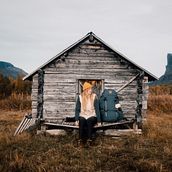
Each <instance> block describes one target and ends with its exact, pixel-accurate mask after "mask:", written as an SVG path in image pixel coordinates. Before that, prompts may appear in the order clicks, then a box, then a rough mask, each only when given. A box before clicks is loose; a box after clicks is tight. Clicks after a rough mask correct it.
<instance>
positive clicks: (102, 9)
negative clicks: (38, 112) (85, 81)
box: [0, 0, 172, 77]
mask: <svg viewBox="0 0 172 172" xmlns="http://www.w3.org/2000/svg"><path fill="white" fill-rule="evenodd" d="M171 17H172V0H163V1H162V0H144V1H143V0H70V1H69V0H0V61H6V62H10V63H12V64H13V65H14V66H16V67H19V68H22V69H24V70H25V71H26V72H28V73H31V72H32V71H34V70H36V69H37V68H38V67H40V66H41V65H42V64H44V63H45V62H47V61H48V60H49V59H51V58H52V57H54V56H55V55H56V54H58V53H60V52H61V51H63V50H64V49H66V48H67V47H69V46H70V45H71V44H73V43H75V42H76V41H78V40H79V39H80V38H82V37H84V36H85V35H86V34H87V33H88V32H90V31H92V32H94V33H95V34H96V35H97V36H98V37H99V38H101V39H103V41H104V42H106V43H107V44H108V45H110V46H111V47H113V49H116V50H117V51H119V52H120V53H122V54H123V55H125V56H126V57H127V58H129V59H131V60H132V61H134V62H135V63H136V64H138V65H140V66H141V67H143V68H145V69H146V70H148V71H149V72H151V73H152V74H153V75H155V76H157V77H160V76H161V75H163V74H164V72H165V67H166V65H167V53H172V22H171Z"/></svg>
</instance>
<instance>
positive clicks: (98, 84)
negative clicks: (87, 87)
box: [78, 79, 104, 97]
mask: <svg viewBox="0 0 172 172" xmlns="http://www.w3.org/2000/svg"><path fill="white" fill-rule="evenodd" d="M85 82H89V83H90V84H91V85H92V86H93V87H92V90H93V93H95V94H96V95H97V96H98V97H100V95H101V93H102V92H103V90H104V80H97V79H79V80H78V93H79V94H81V93H82V91H83V85H84V83H85Z"/></svg>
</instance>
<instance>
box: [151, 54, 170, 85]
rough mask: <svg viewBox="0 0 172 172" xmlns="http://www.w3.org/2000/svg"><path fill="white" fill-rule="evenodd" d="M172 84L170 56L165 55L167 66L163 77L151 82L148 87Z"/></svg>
mask: <svg viewBox="0 0 172 172" xmlns="http://www.w3.org/2000/svg"><path fill="white" fill-rule="evenodd" d="M162 84H172V54H170V53H169V54H167V66H166V71H165V73H164V75H162V76H161V77H160V78H159V80H157V81H154V82H152V83H151V84H150V85H162Z"/></svg>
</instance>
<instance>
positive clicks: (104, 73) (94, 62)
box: [32, 39, 140, 121]
mask: <svg viewBox="0 0 172 172" xmlns="http://www.w3.org/2000/svg"><path fill="white" fill-rule="evenodd" d="M43 71H44V83H43V118H45V119H46V120H47V121H55V120H57V119H60V118H62V117H65V116H74V110H75V102H76V98H77V93H78V80H80V79H90V80H91V79H93V80H103V83H104V88H105V89H115V90H117V89H119V88H120V87H121V86H123V85H124V84H125V83H127V82H128V81H129V80H130V79H131V78H133V77H134V76H136V75H137V74H138V73H139V72H140V70H138V69H136V67H135V66H134V65H132V64H131V63H130V62H128V61H126V60H124V59H123V58H121V57H120V56H119V55H118V54H116V53H115V52H112V51H111V50H110V49H108V48H107V47H106V46H104V45H103V44H102V43H100V42H99V41H98V40H96V39H94V40H93V41H91V42H90V41H89V40H88V39H87V40H85V41H83V42H81V43H79V44H78V45H77V46H76V47H74V48H73V49H72V50H70V51H69V52H67V53H65V54H64V55H63V56H61V57H59V58H58V59H56V60H54V61H52V62H51V63H49V64H48V65H46V66H45V67H44V68H43ZM137 88H138V81H137V80H134V81H133V82H132V83H131V84H130V85H128V86H127V87H126V88H124V89H123V90H122V91H121V92H120V93H119V94H118V95H119V99H120V103H121V106H122V109H123V112H124V115H125V117H127V118H135V115H136V111H137V107H138V102H137V98H138V89H137ZM37 106H38V76H37V75H34V77H33V85H32V113H33V115H34V116H36V114H38V112H37Z"/></svg>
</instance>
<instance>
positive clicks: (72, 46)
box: [23, 32, 158, 81]
mask: <svg viewBox="0 0 172 172" xmlns="http://www.w3.org/2000/svg"><path fill="white" fill-rule="evenodd" d="M90 35H92V36H93V37H94V38H95V39H97V40H98V41H99V42H101V43H102V44H104V45H105V46H106V47H107V48H108V49H110V50H111V51H113V52H115V53H116V54H118V55H120V56H121V57H122V58H124V59H125V60H126V61H128V62H130V63H132V64H133V65H134V66H136V67H137V68H139V69H140V70H142V71H144V72H145V73H146V75H148V77H149V81H154V80H158V77H156V76H155V75H153V74H152V73H150V72H149V71H147V70H146V69H144V68H142V67H141V66H139V65H138V64H136V63H135V62H133V61H132V60H130V59H129V58H127V57H126V56H125V55H123V54H121V53H120V52H118V51H117V50H115V49H113V48H112V47H111V46H109V45H108V44H107V43H105V42H104V41H103V40H102V39H101V38H99V37H97V36H96V35H95V34H94V33H93V32H89V33H88V34H86V35H85V36H84V37H83V38H81V39H80V40H78V41H77V42H75V43H74V44H72V45H71V46H69V47H68V48H66V49H64V50H63V51H62V52H60V53H59V54H57V55H56V56H54V57H53V58H51V59H50V60H48V61H47V62H46V63H44V64H43V65H41V66H40V67H38V68H37V69H36V70H34V71H33V72H31V73H30V74H28V75H26V76H25V77H24V78H23V80H31V79H32V77H33V75H35V74H36V73H37V72H38V71H39V70H40V69H43V68H44V67H45V66H46V65H47V64H49V63H50V62H52V61H53V60H55V59H57V58H59V57H60V56H62V55H63V54H65V53H66V52H68V51H69V50H71V49H72V48H74V47H75V46H76V45H78V44H79V43H81V42H83V41H84V40H85V39H87V38H88V37H89V36H90Z"/></svg>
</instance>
